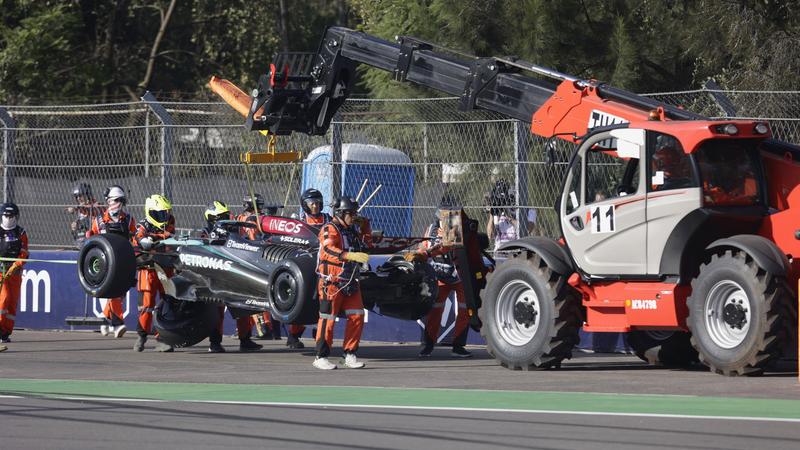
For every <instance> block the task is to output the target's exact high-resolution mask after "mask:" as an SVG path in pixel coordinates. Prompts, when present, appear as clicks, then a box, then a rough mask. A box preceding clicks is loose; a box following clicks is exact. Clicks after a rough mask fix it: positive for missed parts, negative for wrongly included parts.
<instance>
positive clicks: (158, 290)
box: [134, 217, 175, 336]
mask: <svg viewBox="0 0 800 450" xmlns="http://www.w3.org/2000/svg"><path fill="white" fill-rule="evenodd" d="M174 234H175V218H174V217H170V218H169V222H167V226H166V227H164V229H163V230H162V229H160V228H158V227H155V226H153V225H152V224H151V223H150V222H148V221H146V220H143V221H141V222H139V225H138V226H137V227H136V235H135V236H134V242H135V243H137V244H138V243H139V241H140V240H141V239H143V238H145V237H149V238H151V239H153V241H154V242H157V241H160V240H162V239H167V238H168V237H171V236H172V235H174ZM164 272H166V274H167V276H172V272H173V270H172V269H164ZM137 275H138V277H137V283H136V290H138V291H139V322H138V325H137V326H136V332H137V333H138V334H139V336H147V335H148V334H150V330H151V329H152V327H153V311H154V310H155V308H156V294H161V295H164V287H163V286H161V281H159V279H158V274H157V273H156V271H155V269H148V268H144V269H139V272H138V274H137Z"/></svg>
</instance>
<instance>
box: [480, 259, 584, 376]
mask: <svg viewBox="0 0 800 450" xmlns="http://www.w3.org/2000/svg"><path fill="white" fill-rule="evenodd" d="M487 281H488V284H487V286H486V290H485V291H484V295H483V306H482V307H481V309H480V310H479V311H478V315H479V317H480V319H481V320H482V321H483V327H482V328H481V335H482V336H483V338H484V339H485V340H486V350H487V351H488V352H489V354H490V355H492V356H493V357H494V358H496V359H497V360H498V361H499V362H500V364H501V365H503V366H505V367H508V368H509V369H514V370H518V369H522V370H532V369H546V368H550V367H557V366H559V365H560V364H561V361H562V360H564V359H565V358H571V357H572V348H573V347H574V346H575V345H576V344H578V342H579V337H578V328H579V327H580V309H579V307H580V305H579V301H578V295H577V292H575V291H574V290H573V289H572V288H571V287H570V286H569V285H568V284H567V283H566V278H565V276H563V275H561V274H558V273H555V272H553V271H552V270H551V269H550V268H549V267H548V266H547V264H546V263H545V262H544V260H542V259H541V258H540V257H539V256H538V255H537V254H535V253H532V252H526V251H523V252H521V253H518V254H516V255H514V256H513V257H512V258H510V259H508V260H507V261H506V262H504V263H502V264H500V265H498V266H497V269H495V271H494V272H493V273H491V274H490V276H489V277H488V280H487Z"/></svg>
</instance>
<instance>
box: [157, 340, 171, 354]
mask: <svg viewBox="0 0 800 450" xmlns="http://www.w3.org/2000/svg"><path fill="white" fill-rule="evenodd" d="M156 351H158V352H161V353H172V352H174V351H175V347H173V346H171V345H169V344H167V343H164V342H161V341H159V342H158V345H156Z"/></svg>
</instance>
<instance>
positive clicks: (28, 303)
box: [16, 251, 626, 351]
mask: <svg viewBox="0 0 800 450" xmlns="http://www.w3.org/2000/svg"><path fill="white" fill-rule="evenodd" d="M77 256H78V252H76V251H33V252H31V256H30V257H31V258H32V259H45V260H71V261H74V260H76V259H77ZM384 259H385V257H373V258H372V264H373V266H376V265H379V264H380V263H382V262H383V260H384ZM22 276H23V278H22V280H23V281H22V289H21V295H20V303H19V307H18V308H17V309H18V311H17V321H16V326H17V327H19V328H29V329H69V328H70V327H69V326H68V325H66V323H65V321H64V320H65V319H66V318H67V317H68V316H84V314H85V315H87V316H90V317H102V312H103V306H104V304H105V300H103V299H96V298H93V297H89V298H88V301H86V295H85V294H84V292H83V289H81V287H80V283H79V282H78V272H77V266H76V265H74V264H53V263H38V262H36V263H35V262H31V263H27V264H26V265H25V268H24V270H23V275H22ZM138 296H139V293H138V292H137V291H136V289H131V290H130V291H128V295H127V296H126V297H125V298H124V299H123V308H124V311H125V324H126V325H127V327H128V330H129V332H133V331H134V330H135V329H136V321H137V317H138V313H137V307H136V302H137V299H138ZM85 301H86V303H85ZM454 304H455V303H454V299H453V298H449V299H448V300H447V302H446V305H445V311H444V314H442V327H441V330H442V331H441V332H440V338H439V341H440V342H443V343H446V342H448V341H449V340H450V339H452V329H453V325H454V323H455V311H456V309H457V308H454V307H453V306H454ZM84 305H85V306H84ZM84 311H86V312H84ZM365 319H366V324H365V326H364V333H363V336H362V339H364V340H368V341H379V342H419V341H420V336H421V330H422V326H421V325H420V324H419V323H417V322H412V321H407V320H398V319H393V318H390V317H383V316H381V315H380V314H377V313H375V312H372V311H367V315H366V316H365ZM235 328H236V326H235V322H234V321H233V320H232V319H231V318H230V316H229V315H226V318H225V333H226V334H229V335H230V334H233V333H234V332H235ZM307 328H308V329H309V331H306V333H305V336H304V337H305V338H310V337H311V334H310V329H311V328H313V325H312V326H308V327H307ZM283 334H284V336H285V331H284V333H283ZM343 334H344V321H343V320H342V321H341V322H340V323H338V324H337V325H336V329H335V332H334V336H335V337H337V338H341V337H343ZM467 342H468V343H469V344H483V343H484V341H483V339H482V338H481V336H480V334H479V333H476V332H475V331H472V330H470V332H469V337H468V340H467ZM580 347H581V348H588V349H594V350H596V351H624V350H625V348H626V345H625V342H624V339H623V335H622V334H621V333H584V332H581V344H580Z"/></svg>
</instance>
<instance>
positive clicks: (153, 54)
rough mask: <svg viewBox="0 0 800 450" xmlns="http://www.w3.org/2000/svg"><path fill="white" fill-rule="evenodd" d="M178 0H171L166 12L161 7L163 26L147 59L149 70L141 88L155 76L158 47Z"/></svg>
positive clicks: (141, 83)
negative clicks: (154, 69)
mask: <svg viewBox="0 0 800 450" xmlns="http://www.w3.org/2000/svg"><path fill="white" fill-rule="evenodd" d="M176 2H177V0H170V2H169V7H168V8H167V12H166V13H164V10H162V9H160V8H159V12H160V13H161V27H160V28H159V29H158V34H156V40H155V41H154V42H153V47H152V48H150V58H149V59H148V60H147V71H146V72H145V74H144V79H142V81H140V82H139V89H142V90H144V89H146V88H147V86H148V85H149V84H150V79H151V78H152V76H153V68H154V67H155V64H156V55H158V47H159V46H160V45H161V40H162V39H163V38H164V33H166V31H167V25H169V19H170V17H172V11H173V10H175V3H176Z"/></svg>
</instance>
